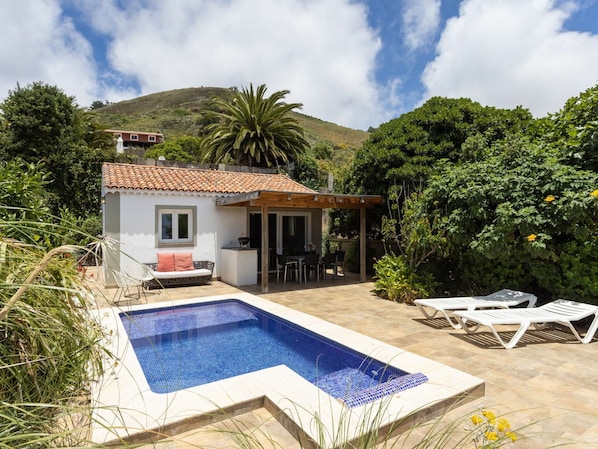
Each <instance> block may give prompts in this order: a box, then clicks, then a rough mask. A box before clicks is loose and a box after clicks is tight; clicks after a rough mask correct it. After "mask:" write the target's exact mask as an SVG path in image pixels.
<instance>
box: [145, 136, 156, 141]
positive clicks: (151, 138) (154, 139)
mask: <svg viewBox="0 0 598 449" xmlns="http://www.w3.org/2000/svg"><path fill="white" fill-rule="evenodd" d="M147 141H148V142H155V141H156V136H147Z"/></svg>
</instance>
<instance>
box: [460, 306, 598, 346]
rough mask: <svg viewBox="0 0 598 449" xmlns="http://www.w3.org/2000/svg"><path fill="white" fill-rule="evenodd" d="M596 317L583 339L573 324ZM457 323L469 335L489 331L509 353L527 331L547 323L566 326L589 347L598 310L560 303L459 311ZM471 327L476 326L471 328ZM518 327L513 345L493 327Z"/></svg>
mask: <svg viewBox="0 0 598 449" xmlns="http://www.w3.org/2000/svg"><path fill="white" fill-rule="evenodd" d="M592 315H594V320H593V321H592V323H591V324H590V325H589V327H588V331H587V332H586V334H585V336H584V337H581V335H580V334H579V332H578V331H577V330H576V329H575V327H574V326H573V324H572V323H573V322H576V321H579V320H582V319H584V318H587V317H590V316H592ZM454 317H455V319H456V320H457V321H458V322H459V324H460V325H461V326H462V327H463V329H465V331H467V333H469V334H473V333H475V332H476V331H477V330H478V328H479V327H480V326H486V327H489V328H490V330H491V331H492V333H493V334H494V336H495V337H496V338H497V339H498V341H499V342H500V344H501V345H503V346H504V347H505V348H506V349H511V348H513V347H514V346H515V345H517V342H518V341H519V339H520V338H521V337H522V336H523V334H524V333H525V331H526V330H527V328H528V327H529V326H530V325H531V324H533V325H534V326H535V327H539V325H544V324H547V323H559V324H563V325H565V326H567V327H568V328H569V329H570V330H571V332H572V333H573V335H574V336H575V338H577V339H578V340H579V341H580V342H581V343H584V344H586V343H589V342H590V341H592V338H594V334H595V333H596V329H597V328H598V306H594V305H591V304H585V303H581V302H575V301H565V300H564V299H557V300H556V301H552V302H549V303H548V304H545V305H543V306H540V307H535V308H532V309H530V308H527V309H496V310H472V311H456V312H455V313H454ZM471 323H475V325H473V326H471ZM502 324H504V325H509V324H510V325H518V326H519V329H518V330H517V332H515V335H513V337H512V338H511V340H510V341H508V342H507V343H505V342H504V341H503V339H502V338H501V337H500V335H499V334H498V332H497V331H496V329H495V328H494V326H497V325H502Z"/></svg>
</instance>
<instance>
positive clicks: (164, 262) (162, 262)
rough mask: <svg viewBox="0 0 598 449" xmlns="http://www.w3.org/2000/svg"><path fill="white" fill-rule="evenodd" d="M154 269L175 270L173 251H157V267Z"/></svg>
mask: <svg viewBox="0 0 598 449" xmlns="http://www.w3.org/2000/svg"><path fill="white" fill-rule="evenodd" d="M156 271H176V270H175V267H174V253H158V267H157V269H156Z"/></svg>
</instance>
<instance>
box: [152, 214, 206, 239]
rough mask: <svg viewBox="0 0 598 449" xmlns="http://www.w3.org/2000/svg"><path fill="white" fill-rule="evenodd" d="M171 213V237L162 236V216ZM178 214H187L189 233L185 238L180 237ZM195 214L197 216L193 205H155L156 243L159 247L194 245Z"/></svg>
mask: <svg viewBox="0 0 598 449" xmlns="http://www.w3.org/2000/svg"><path fill="white" fill-rule="evenodd" d="M167 214H169V215H172V238H170V239H168V238H163V237H162V217H163V216H164V215H167ZM179 215H187V216H188V217H189V219H188V220H189V222H188V223H187V228H188V232H189V235H188V236H187V237H186V238H180V236H179V235H178V234H179V231H178V225H179V220H178V217H179ZM196 216H197V207H195V206H187V207H178V206H156V243H157V246H159V247H164V246H190V245H193V246H195V235H196V234H197V232H196V229H197V228H196V222H197V220H196Z"/></svg>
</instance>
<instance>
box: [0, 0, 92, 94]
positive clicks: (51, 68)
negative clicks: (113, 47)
mask: <svg viewBox="0 0 598 449" xmlns="http://www.w3.org/2000/svg"><path fill="white" fill-rule="evenodd" d="M0 17H1V18H2V39H0V54H1V55H2V62H1V63H0V64H1V66H0V99H4V98H6V96H7V95H8V92H9V90H14V89H15V88H16V86H17V83H18V84H19V85H20V86H21V87H24V86H26V85H27V84H30V83H33V82H36V81H42V82H44V83H46V84H50V85H56V86H58V87H60V88H61V89H62V90H63V91H64V92H65V93H66V94H67V95H72V96H75V97H76V98H77V101H78V103H79V104H80V105H87V104H89V103H90V102H91V99H92V98H93V93H94V91H95V89H96V79H95V68H94V66H93V61H92V58H91V53H92V50H91V46H90V45H89V43H88V42H87V40H86V39H85V38H83V37H82V36H81V35H80V34H79V33H77V31H76V30H75V29H74V27H73V24H72V22H71V21H70V20H69V19H67V18H64V17H62V16H61V10H60V7H59V5H58V3H57V2H56V1H51V0H43V1H39V0H19V2H0Z"/></svg>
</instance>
